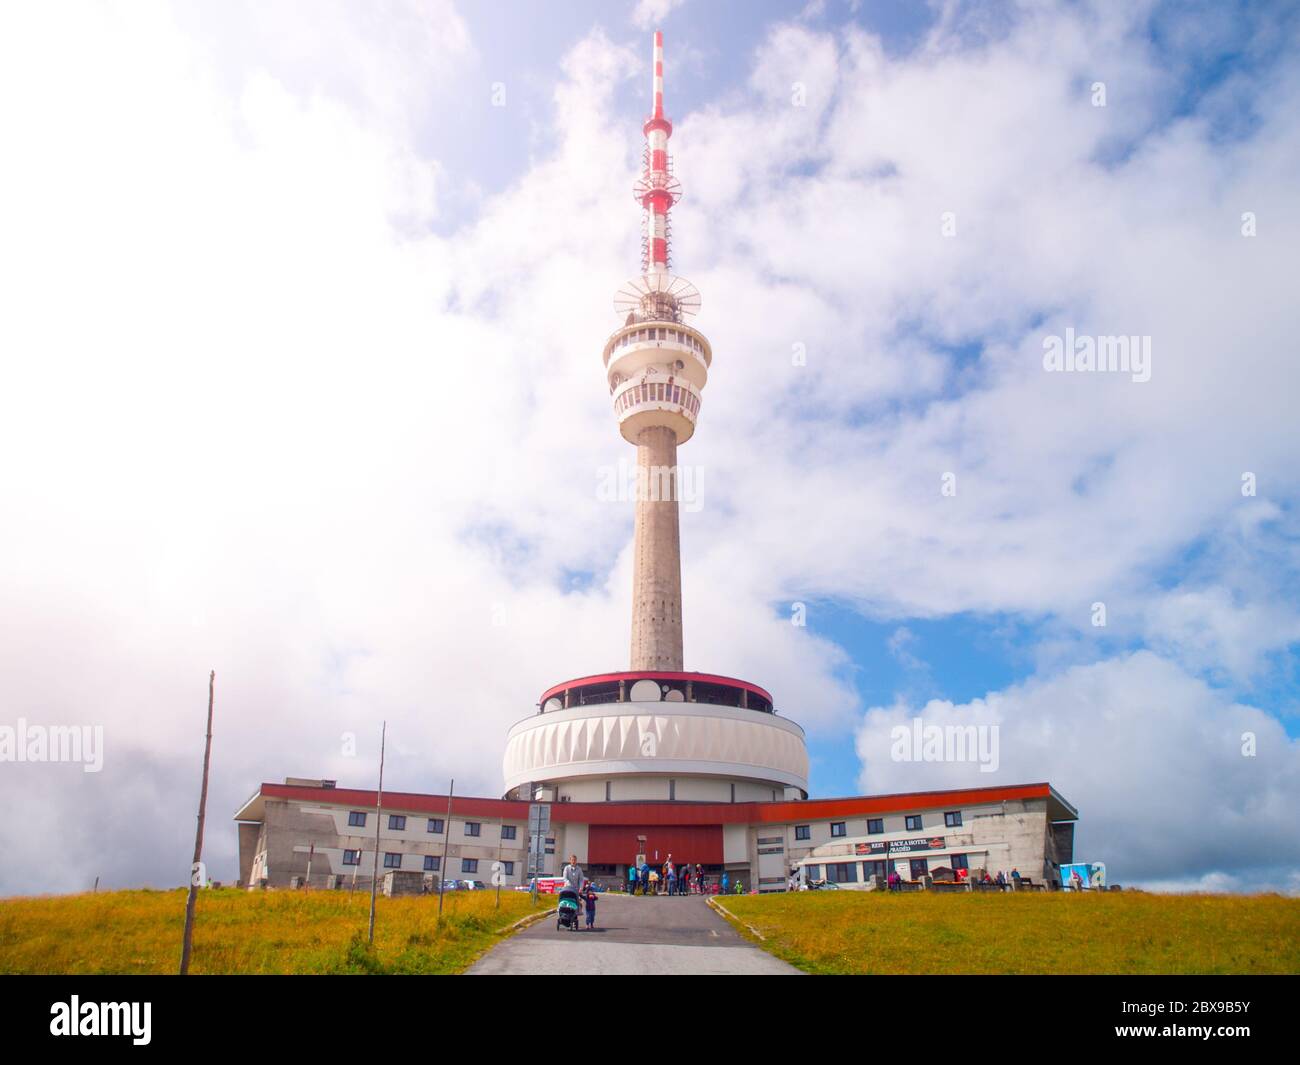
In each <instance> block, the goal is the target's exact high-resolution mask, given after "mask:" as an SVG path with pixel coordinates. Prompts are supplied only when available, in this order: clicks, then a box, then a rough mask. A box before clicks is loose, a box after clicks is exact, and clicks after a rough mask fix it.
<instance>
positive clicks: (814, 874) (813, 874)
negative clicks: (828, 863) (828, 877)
mask: <svg viewBox="0 0 1300 1065" xmlns="http://www.w3.org/2000/svg"><path fill="white" fill-rule="evenodd" d="M804 875H805V876H806V877H807V878H808V879H809V880H820V879H821V878H822V867H821V866H820V865H805V866H804Z"/></svg>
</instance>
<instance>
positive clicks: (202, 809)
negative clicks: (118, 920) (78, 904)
mask: <svg viewBox="0 0 1300 1065" xmlns="http://www.w3.org/2000/svg"><path fill="white" fill-rule="evenodd" d="M216 688H217V671H216V670H215V669H214V670H212V671H211V672H209V673H208V736H207V740H206V741H205V742H204V744H203V785H202V787H201V788H200V789H199V824H198V828H197V829H196V830H195V832H194V861H193V862H192V863H191V865H190V893H189V897H188V898H186V900H185V933H184V937H183V939H182V941H181V976H185V975H187V974H188V973H189V971H190V946H191V942H192V940H193V937H194V904H195V902H196V901H197V900H198V897H199V886H198V884H196V883H195V882H194V878H195V877H196V876H198V875H199V869H200V868H201V867H202V860H203V818H204V816H205V815H206V813H207V809H208V766H209V765H210V763H211V761H212V701H213V696H214V694H215V692H216ZM95 885H96V887H98V885H99V879H98V878H96V880H95Z"/></svg>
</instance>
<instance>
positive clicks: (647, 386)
mask: <svg viewBox="0 0 1300 1065" xmlns="http://www.w3.org/2000/svg"><path fill="white" fill-rule="evenodd" d="M642 403H676V404H677V405H678V406H679V407H685V408H686V409H687V410H688V411H690V412H691V413H692V414H695V415H698V414H699V413H700V397H699V396H697V395H696V394H695V393H694V392H692V391H691V390H690V389H689V388H685V387H683V386H682V385H675V384H673V381H672V378H671V377H670V378H669V379H668V380H667V381H666V382H665V381H642V382H641V384H640V385H639V386H633V387H632V388H629V389H628V390H627V391H626V392H623V393H621V394H620V395H619V397H618V399H616V400H614V412H615V413H616V414H622V413H623V412H624V411H625V410H627V409H629V408H630V407H636V406H640V405H641V404H642Z"/></svg>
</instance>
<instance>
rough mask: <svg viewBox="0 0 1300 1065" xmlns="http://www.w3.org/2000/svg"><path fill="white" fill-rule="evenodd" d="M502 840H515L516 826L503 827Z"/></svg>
mask: <svg viewBox="0 0 1300 1065" xmlns="http://www.w3.org/2000/svg"><path fill="white" fill-rule="evenodd" d="M501 838H502V839H514V838H515V826H514V825H502V826H501Z"/></svg>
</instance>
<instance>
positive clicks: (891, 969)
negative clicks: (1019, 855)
mask: <svg viewBox="0 0 1300 1065" xmlns="http://www.w3.org/2000/svg"><path fill="white" fill-rule="evenodd" d="M724 903H725V905H726V907H727V909H728V910H730V911H731V912H732V913H733V914H735V915H736V917H737V918H739V919H740V921H741V922H742V923H743V924H748V925H752V926H753V928H754V929H756V930H757V931H758V932H759V933H761V934H762V935H763V936H764V937H765V938H764V939H763V940H761V941H760V940H758V939H756V938H755V937H753V936H752V935H750V933H749V931H748V930H747V929H746V928H744V927H743V926H742V927H740V931H741V932H742V933H744V934H745V935H747V936H750V938H753V939H755V942H758V943H759V945H760V946H763V947H765V948H766V949H768V950H770V951H771V952H772V953H773V954H775V955H777V956H778V957H780V958H784V959H785V960H786V961H788V962H790V963H791V964H793V965H796V966H798V967H799V968H800V969H804V970H806V971H808V972H813V973H897V974H912V973H1030V974H1033V973H1090V974H1096V973H1160V974H1164V973H1297V972H1300V899H1289V898H1282V897H1280V896H1276V895H1256V896H1230V895H1152V894H1147V893H1137V892H1123V893H1120V892H1108V893H1106V894H1101V895H1093V894H1091V893H1084V894H1082V895H1075V894H1073V893H1068V892H1063V893H1045V894H1037V893H1035V894H1030V893H1028V892H1022V893H1019V894H1005V895H1003V894H999V895H993V894H988V895H986V894H970V895H967V894H961V895H953V894H947V895H932V894H925V893H917V894H906V895H890V894H888V893H874V892H873V893H867V892H858V891H807V892H800V893H798V894H793V895H786V894H780V895H775V894H774V895H748V896H739V897H736V898H727V899H725V900H724Z"/></svg>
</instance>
